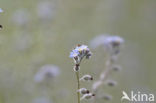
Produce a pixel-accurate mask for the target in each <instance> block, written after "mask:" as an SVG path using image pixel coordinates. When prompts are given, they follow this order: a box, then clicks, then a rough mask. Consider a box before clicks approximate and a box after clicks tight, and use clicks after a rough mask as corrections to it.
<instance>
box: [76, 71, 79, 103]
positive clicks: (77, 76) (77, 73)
mask: <svg viewBox="0 0 156 103" xmlns="http://www.w3.org/2000/svg"><path fill="white" fill-rule="evenodd" d="M76 78H77V90H79V89H80V81H79V71H77V72H76ZM77 100H78V103H80V92H77Z"/></svg>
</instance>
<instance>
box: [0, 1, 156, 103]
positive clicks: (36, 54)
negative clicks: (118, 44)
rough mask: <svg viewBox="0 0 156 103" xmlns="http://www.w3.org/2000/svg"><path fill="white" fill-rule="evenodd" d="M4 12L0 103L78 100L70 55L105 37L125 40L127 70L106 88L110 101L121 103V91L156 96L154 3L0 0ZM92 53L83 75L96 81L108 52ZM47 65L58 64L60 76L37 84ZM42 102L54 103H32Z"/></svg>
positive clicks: (0, 39) (0, 37)
mask: <svg viewBox="0 0 156 103" xmlns="http://www.w3.org/2000/svg"><path fill="white" fill-rule="evenodd" d="M42 3H43V5H42ZM40 7H41V8H40ZM0 8H2V9H3V10H4V12H3V13H1V14H0V24H1V25H3V29H2V30H1V31H0V103H74V102H76V93H75V88H76V78H75V75H74V72H73V69H72V68H73V65H74V63H73V60H72V59H70V58H69V52H70V51H71V50H72V48H73V47H74V46H75V45H77V44H86V45H89V42H90V40H92V39H93V38H94V37H96V36H98V35H100V34H105V33H106V34H110V35H118V36H121V37H123V38H124V39H125V44H124V48H123V50H122V52H121V54H120V58H119V61H118V64H120V65H121V67H122V68H123V69H122V71H121V72H119V73H115V74H113V75H112V76H113V77H112V78H114V79H115V80H116V81H118V85H117V86H116V87H115V88H111V87H107V86H104V87H103V89H104V91H105V92H106V93H109V94H111V95H112V96H113V100H112V101H109V103H120V102H121V101H120V98H121V96H122V91H123V90H125V91H127V92H128V93H130V91H131V90H134V91H135V90H136V91H141V92H150V93H153V94H154V93H156V82H155V79H156V75H155V72H156V68H155V64H156V63H155V59H156V54H155V53H156V46H155V45H156V0H0ZM49 8H50V9H49ZM48 10H49V11H48ZM91 51H92V52H93V56H92V58H91V59H90V60H85V61H84V62H83V63H82V65H81V75H83V74H86V73H90V74H92V75H93V76H94V77H95V80H97V79H98V76H99V74H100V72H101V71H102V70H103V69H104V66H105V65H104V64H105V54H104V53H105V52H103V51H102V50H101V49H96V50H92V49H91ZM47 64H54V65H57V66H59V67H60V75H59V76H58V77H56V78H55V80H54V81H51V84H50V85H43V84H38V83H35V81H34V76H35V74H36V73H37V71H38V70H39V69H40V67H42V66H43V65H47ZM82 85H84V86H87V87H88V88H90V87H91V85H92V83H89V84H82ZM40 98H41V99H43V98H44V99H48V100H49V101H53V102H34V101H37V100H36V99H39V101H40ZM48 100H47V101H48ZM103 102H104V101H101V103H103ZM84 103H85V102H84ZM86 103H87V101H86ZM99 103H100V102H99ZM125 103H126V101H125ZM127 103H128V102H127Z"/></svg>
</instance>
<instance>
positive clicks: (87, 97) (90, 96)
mask: <svg viewBox="0 0 156 103" xmlns="http://www.w3.org/2000/svg"><path fill="white" fill-rule="evenodd" d="M94 96H95V94H92V93H89V94H84V95H83V96H82V97H81V100H83V99H91V98H92V97H94Z"/></svg>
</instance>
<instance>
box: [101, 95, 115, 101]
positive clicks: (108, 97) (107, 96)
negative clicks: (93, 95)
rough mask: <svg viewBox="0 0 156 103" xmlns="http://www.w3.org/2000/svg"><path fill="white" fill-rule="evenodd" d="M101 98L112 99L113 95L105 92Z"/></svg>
mask: <svg viewBox="0 0 156 103" xmlns="http://www.w3.org/2000/svg"><path fill="white" fill-rule="evenodd" d="M101 98H103V99H104V100H106V101H110V100H112V96H111V95H109V94H104V95H102V96H101Z"/></svg>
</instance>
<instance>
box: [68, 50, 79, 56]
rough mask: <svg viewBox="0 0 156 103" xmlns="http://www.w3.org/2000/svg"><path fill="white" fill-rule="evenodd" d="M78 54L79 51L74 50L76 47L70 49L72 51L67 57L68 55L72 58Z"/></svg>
mask: <svg viewBox="0 0 156 103" xmlns="http://www.w3.org/2000/svg"><path fill="white" fill-rule="evenodd" d="M78 55H79V51H78V50H76V49H74V50H72V52H70V55H69V57H70V58H74V57H76V56H78Z"/></svg>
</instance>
